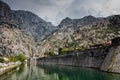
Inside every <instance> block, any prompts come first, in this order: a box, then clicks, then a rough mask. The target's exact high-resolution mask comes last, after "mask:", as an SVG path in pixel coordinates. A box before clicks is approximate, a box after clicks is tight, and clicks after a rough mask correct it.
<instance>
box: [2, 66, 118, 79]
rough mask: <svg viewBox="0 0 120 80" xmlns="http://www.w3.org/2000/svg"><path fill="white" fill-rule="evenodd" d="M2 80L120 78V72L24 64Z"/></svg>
mask: <svg viewBox="0 0 120 80" xmlns="http://www.w3.org/2000/svg"><path fill="white" fill-rule="evenodd" d="M5 76H6V77H2V76H1V78H0V79H1V80H119V79H120V75H119V74H112V73H105V72H100V71H98V70H95V69H89V68H78V67H68V66H35V65H34V64H31V65H27V64H26V65H24V66H21V67H20V68H19V70H17V71H16V72H14V73H13V74H11V75H5Z"/></svg>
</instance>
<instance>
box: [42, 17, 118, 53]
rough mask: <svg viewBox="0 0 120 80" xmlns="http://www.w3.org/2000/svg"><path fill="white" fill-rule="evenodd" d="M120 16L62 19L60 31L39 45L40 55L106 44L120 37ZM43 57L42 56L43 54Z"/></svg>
mask: <svg viewBox="0 0 120 80" xmlns="http://www.w3.org/2000/svg"><path fill="white" fill-rule="evenodd" d="M119 25H120V15H114V16H109V17H106V18H95V17H92V16H86V17H84V18H82V19H70V18H66V19H64V20H63V21H62V22H61V24H60V25H59V26H60V29H59V30H58V31H56V32H54V33H53V34H52V35H51V36H49V37H48V38H47V39H45V40H44V41H43V42H42V43H41V45H40V52H41V54H43V53H45V51H50V50H53V51H54V49H58V48H67V49H69V50H73V49H75V48H76V49H79V48H81V47H84V48H89V46H90V45H95V44H106V43H107V42H108V41H109V40H111V39H112V38H114V37H117V36H120V27H119ZM43 55H44V54H43Z"/></svg>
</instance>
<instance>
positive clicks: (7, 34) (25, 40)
mask: <svg viewBox="0 0 120 80" xmlns="http://www.w3.org/2000/svg"><path fill="white" fill-rule="evenodd" d="M37 51H38V50H37V47H36V43H35V41H34V40H33V39H32V38H31V37H30V36H29V35H27V34H26V33H25V32H24V31H22V30H20V29H18V28H17V27H16V26H14V25H11V24H7V23H0V56H10V55H12V56H15V55H17V54H24V55H25V56H26V57H28V58H29V57H31V56H33V55H35V54H37V53H38V52H37Z"/></svg>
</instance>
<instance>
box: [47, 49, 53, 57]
mask: <svg viewBox="0 0 120 80" xmlns="http://www.w3.org/2000/svg"><path fill="white" fill-rule="evenodd" d="M45 55H49V56H54V55H55V53H54V52H53V51H52V50H50V51H49V52H45Z"/></svg>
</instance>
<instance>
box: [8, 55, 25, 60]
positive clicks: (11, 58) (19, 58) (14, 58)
mask: <svg viewBox="0 0 120 80" xmlns="http://www.w3.org/2000/svg"><path fill="white" fill-rule="evenodd" d="M8 59H9V60H10V61H12V62H17V61H21V62H24V61H25V59H26V57H25V56H24V55H23V54H18V55H17V56H9V57H8Z"/></svg>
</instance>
